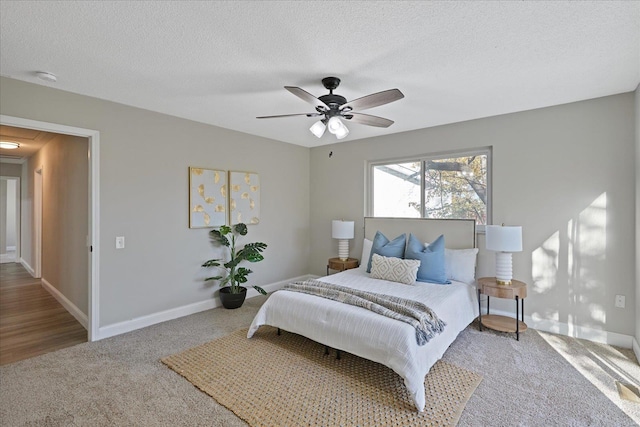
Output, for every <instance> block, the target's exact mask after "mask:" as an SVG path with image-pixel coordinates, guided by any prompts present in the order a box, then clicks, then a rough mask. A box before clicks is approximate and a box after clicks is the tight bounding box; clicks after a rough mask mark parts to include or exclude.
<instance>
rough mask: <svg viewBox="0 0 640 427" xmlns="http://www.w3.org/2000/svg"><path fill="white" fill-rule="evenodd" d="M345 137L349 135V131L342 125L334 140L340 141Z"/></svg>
mask: <svg viewBox="0 0 640 427" xmlns="http://www.w3.org/2000/svg"><path fill="white" fill-rule="evenodd" d="M347 135H349V129H347V127H346V126H345V125H344V124H343V125H342V127H341V128H340V130H338V132H336V138H337V139H342V138H345V137H346V136H347Z"/></svg>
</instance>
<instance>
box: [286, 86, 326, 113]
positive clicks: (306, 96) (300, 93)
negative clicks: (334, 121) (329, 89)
mask: <svg viewBox="0 0 640 427" xmlns="http://www.w3.org/2000/svg"><path fill="white" fill-rule="evenodd" d="M284 88H285V89H286V90H288V91H289V92H291V93H292V94H294V95H295V96H297V97H298V98H300V99H302V100H303V101H307V102H308V103H309V104H311V105H313V106H314V107H316V108H317V107H321V108H323V109H327V110H328V109H329V106H328V105H327V104H325V103H324V102H322V101H320V100H319V99H318V98H316V97H315V96H313V95H311V94H310V93H309V92H307V91H306V90H304V89H300V88H299V87H296V86H285V87H284Z"/></svg>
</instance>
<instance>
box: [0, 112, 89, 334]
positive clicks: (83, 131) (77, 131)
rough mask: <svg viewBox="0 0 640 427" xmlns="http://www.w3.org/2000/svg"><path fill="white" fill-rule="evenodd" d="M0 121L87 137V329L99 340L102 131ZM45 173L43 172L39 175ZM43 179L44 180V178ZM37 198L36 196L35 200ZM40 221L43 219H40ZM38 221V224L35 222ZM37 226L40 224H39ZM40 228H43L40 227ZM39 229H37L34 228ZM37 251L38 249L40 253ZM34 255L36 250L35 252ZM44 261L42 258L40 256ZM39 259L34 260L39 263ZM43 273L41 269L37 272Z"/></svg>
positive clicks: (7, 118)
mask: <svg viewBox="0 0 640 427" xmlns="http://www.w3.org/2000/svg"><path fill="white" fill-rule="evenodd" d="M0 124H1V125H7V126H14V127H19V128H26V129H35V130H40V131H44V132H53V133H59V134H66V135H72V136H79V137H85V138H87V139H88V142H89V144H88V145H89V152H88V176H89V185H88V193H89V194H88V196H89V197H88V200H89V206H88V212H89V215H88V216H89V218H88V223H89V226H88V230H87V240H86V241H87V250H88V251H89V256H88V257H87V258H88V277H87V281H88V310H87V311H88V313H87V319H86V324H87V332H88V340H89V341H96V340H98V339H100V336H99V324H98V319H99V301H98V297H99V259H100V258H99V241H100V239H99V237H100V236H99V151H100V150H99V147H100V133H99V132H98V131H96V130H91V129H83V128H76V127H72V126H65V125H59V124H55V123H48V122H41V121H36V120H29V119H23V118H19V117H12V116H5V115H0ZM37 175H38V174H37V173H36V174H34V179H35V180H36V181H34V184H35V183H36V182H37V179H38V178H37ZM41 176H42V175H41V174H40V177H41ZM41 183H42V182H41ZM35 202H36V200H34V203H35ZM40 223H41V222H40ZM34 225H35V224H34ZM36 226H37V225H36ZM40 231H41V230H40ZM34 232H37V230H34ZM37 252H38V251H36V253H37ZM34 255H35V254H34ZM39 262H41V260H39ZM39 262H38V261H37V262H36V263H35V264H36V266H38V264H39ZM38 273H41V272H38Z"/></svg>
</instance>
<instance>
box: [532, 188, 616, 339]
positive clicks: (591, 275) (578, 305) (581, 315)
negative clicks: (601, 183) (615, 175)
mask: <svg viewBox="0 0 640 427" xmlns="http://www.w3.org/2000/svg"><path fill="white" fill-rule="evenodd" d="M606 255H607V194H606V192H605V193H602V194H600V195H599V196H598V197H596V198H595V199H594V200H593V202H591V204H589V205H588V206H587V207H586V208H584V209H583V210H582V211H581V212H580V213H579V214H577V215H576V216H575V217H573V218H570V219H569V220H568V221H567V225H566V227H561V228H560V229H559V230H558V231H555V232H553V233H552V234H551V235H550V236H549V237H548V238H547V239H546V240H545V241H544V242H543V243H542V244H541V245H540V246H539V247H538V248H537V249H535V250H534V251H533V252H532V254H531V261H532V263H531V266H532V267H531V268H532V271H531V273H532V277H533V286H532V290H533V293H534V294H548V295H551V294H552V295H554V297H556V298H557V304H555V305H554V306H553V307H551V306H548V307H546V308H545V309H544V310H542V311H538V312H537V313H534V314H533V315H534V316H535V317H540V318H542V319H545V320H552V321H558V322H562V323H566V324H567V325H568V326H569V329H568V333H569V335H570V336H575V335H574V334H575V333H577V332H576V331H575V330H574V329H575V326H588V327H594V326H597V327H598V329H600V328H603V327H604V325H605V323H606V314H607V313H606V306H605V305H604V300H605V297H606V279H607V278H606V269H605V265H604V264H605V261H606Z"/></svg>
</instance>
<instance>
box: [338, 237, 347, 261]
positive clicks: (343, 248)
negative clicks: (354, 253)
mask: <svg viewBox="0 0 640 427" xmlns="http://www.w3.org/2000/svg"><path fill="white" fill-rule="evenodd" d="M338 258H340V261H346V260H348V259H349V240H348V239H340V240H338Z"/></svg>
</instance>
